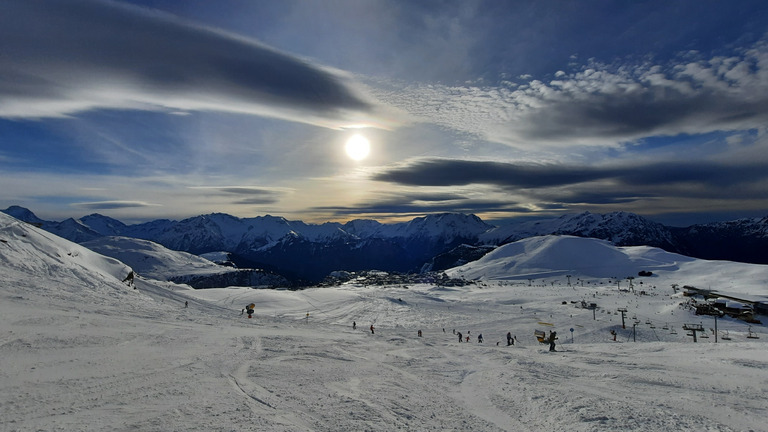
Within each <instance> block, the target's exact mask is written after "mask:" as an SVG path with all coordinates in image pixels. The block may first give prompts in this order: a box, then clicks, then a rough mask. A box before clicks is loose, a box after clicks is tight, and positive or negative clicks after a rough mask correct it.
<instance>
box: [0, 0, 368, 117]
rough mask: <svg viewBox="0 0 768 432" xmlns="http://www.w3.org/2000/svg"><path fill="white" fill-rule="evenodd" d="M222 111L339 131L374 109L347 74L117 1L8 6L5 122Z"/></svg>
mask: <svg viewBox="0 0 768 432" xmlns="http://www.w3.org/2000/svg"><path fill="white" fill-rule="evenodd" d="M94 108H137V109H158V108H165V109H181V110H217V111H232V112H242V113H251V114H257V115H265V116H271V117H278V118H285V119H289V120H294V121H301V122H307V123H313V124H322V125H324V126H331V127H335V126H341V125H342V124H344V123H346V122H360V121H361V118H363V117H365V116H367V117H370V114H371V112H372V110H373V109H374V108H373V106H372V105H371V104H370V103H369V102H368V101H367V100H366V99H365V98H364V96H362V95H361V94H360V93H359V92H358V91H357V90H355V89H354V88H353V86H352V84H350V83H349V82H347V81H346V80H345V79H344V78H343V77H342V76H341V75H340V74H338V73H335V72H331V71H330V70H329V69H326V68H322V67H319V66H316V65H313V64H310V63H309V62H307V61H304V60H301V59H299V58H297V57H295V56H291V55H288V54H286V53H282V52H279V51H277V50H274V49H271V48H269V47H266V46H264V45H261V44H259V43H257V42H256V41H254V40H250V39H246V38H244V37H239V36H237V35H233V34H229V33H225V32H223V31H218V30H215V29H211V28H206V27H202V26H198V25H195V24H191V23H188V22H185V21H182V20H180V19H177V18H174V17H172V16H170V15H165V14H161V13H158V12H154V11H150V10H146V9H141V8H137V7H133V6H127V5H124V4H118V3H115V2H111V1H97V0H70V1H55V0H5V1H3V2H1V3H0V117H32V118H34V117H46V116H60V115H66V114H71V113H75V112H78V111H82V110H88V109H94Z"/></svg>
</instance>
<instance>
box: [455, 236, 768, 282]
mask: <svg viewBox="0 0 768 432" xmlns="http://www.w3.org/2000/svg"><path fill="white" fill-rule="evenodd" d="M640 271H650V272H652V273H654V274H655V275H656V277H655V278H650V279H649V280H650V281H651V282H655V281H656V280H658V279H659V278H660V277H661V276H664V277H669V276H672V275H674V277H675V278H676V279H679V280H680V281H687V282H684V284H687V285H691V286H697V287H699V288H711V289H717V290H721V291H727V292H738V293H743V294H747V295H753V294H754V295H764V296H768V266H766V265H758V264H744V263H734V262H729V261H709V260H700V259H694V258H690V257H686V256H683V255H679V254H674V253H670V252H666V251H663V250H661V249H658V248H652V247H648V246H624V247H617V246H614V245H612V244H611V243H609V242H607V241H604V240H597V239H588V238H581V237H573V236H543V237H531V238H528V239H525V240H520V241H517V242H514V243H510V244H507V245H504V246H501V247H499V248H497V249H495V250H494V251H493V252H490V253H489V254H487V255H485V256H484V257H482V258H480V259H479V260H477V261H474V262H471V263H468V264H466V265H463V266H461V267H455V268H453V269H450V270H448V271H447V272H446V273H447V274H449V275H450V276H453V277H464V278H467V279H492V280H518V281H519V280H522V281H525V280H529V279H534V280H536V279H547V278H550V279H555V278H556V279H558V280H560V281H562V280H565V279H566V276H567V275H571V276H572V277H571V280H572V282H574V283H575V281H576V280H577V279H578V280H599V279H601V278H602V279H607V278H612V279H614V280H617V281H619V280H624V283H625V284H628V281H627V280H625V279H626V278H627V277H630V276H632V277H636V278H637V279H638V282H639V281H641V280H642V278H639V277H638V273H639V272H640ZM680 285H681V286H682V285H683V283H681V284H680Z"/></svg>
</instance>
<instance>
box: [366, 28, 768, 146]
mask: <svg viewBox="0 0 768 432" xmlns="http://www.w3.org/2000/svg"><path fill="white" fill-rule="evenodd" d="M528 79H530V77H529V78H528ZM380 98H381V99H383V100H386V101H387V102H389V103H391V104H393V105H395V106H398V107H401V108H403V109H405V110H406V111H408V112H410V113H411V114H413V115H415V116H417V117H419V118H420V119H422V120H423V121H425V122H432V123H436V124H439V125H441V126H444V127H448V128H451V129H453V130H457V131H462V132H469V133H472V134H475V135H477V136H479V137H481V138H483V139H488V140H491V141H494V142H499V143H503V144H508V145H512V146H516V147H520V148H527V149H536V148H540V147H541V146H553V147H564V146H569V145H591V146H593V145H600V146H605V145H616V144H618V143H622V142H627V141H632V140H637V139H641V138H646V137H651V136H673V135H678V134H701V133H707V132H712V131H734V130H748V129H763V128H765V124H766V121H768V43H767V42H765V41H762V42H759V43H757V44H755V45H754V46H752V47H749V48H747V49H742V50H738V51H736V52H734V53H733V54H732V55H730V56H714V57H710V58H703V57H702V56H701V55H700V54H698V53H695V52H691V53H684V54H681V55H680V56H679V57H677V58H676V60H675V61H670V62H666V63H664V64H656V63H653V62H645V63H640V64H630V63H625V62H617V63H616V64H606V63H598V62H590V63H589V64H587V65H584V66H581V67H580V68H579V69H578V70H576V71H573V72H569V73H566V72H564V71H558V72H556V73H554V76H553V77H552V78H551V79H549V80H546V81H545V80H541V79H539V80H527V81H526V82H523V83H522V84H517V83H513V82H502V83H500V84H499V85H497V86H475V85H466V86H445V85H439V84H430V85H420V84H411V85H408V86H403V87H401V88H400V91H387V92H384V91H382V92H381V94H380Z"/></svg>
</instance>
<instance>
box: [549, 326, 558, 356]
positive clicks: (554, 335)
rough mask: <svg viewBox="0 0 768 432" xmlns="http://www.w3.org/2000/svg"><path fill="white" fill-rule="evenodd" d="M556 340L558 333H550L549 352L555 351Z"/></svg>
mask: <svg viewBox="0 0 768 432" xmlns="http://www.w3.org/2000/svg"><path fill="white" fill-rule="evenodd" d="M555 340H557V332H553V331H550V332H549V350H550V351H555Z"/></svg>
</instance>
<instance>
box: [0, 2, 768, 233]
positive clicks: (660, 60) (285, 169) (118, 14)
mask: <svg viewBox="0 0 768 432" xmlns="http://www.w3.org/2000/svg"><path fill="white" fill-rule="evenodd" d="M766 125H768V4H766V3H765V2H764V1H762V0H759V1H749V0H741V1H738V2H730V1H707V0H692V1H687V0H681V1H675V2H667V1H637V2H616V1H608V0H584V1H558V0H551V1H497V0H489V1H447V0H446V1H441V0H424V1H418V2H414V1H407V0H402V1H398V0H391V1H373V0H371V1H359V0H327V1H322V2H317V1H309V0H284V1H283V0H281V1H263V2H252V1H247V0H219V1H216V2H210V1H206V0H188V1H184V2H179V1H173V0H136V1H134V0H122V1H117V0H116V1H104V0H67V1H55V0H49V1H44V0H3V1H2V2H0V208H5V207H7V206H10V205H21V206H24V207H27V208H29V209H31V210H32V211H34V212H35V213H36V214H37V215H38V216H40V217H42V218H44V219H49V220H62V219H64V218H67V217H80V216H84V215H86V214H91V213H100V214H104V215H107V216H110V217H114V218H117V219H119V220H121V221H123V222H126V223H136V222H142V221H147V220H153V219H159V218H168V219H182V218H186V217H191V216H196V215H200V214H207V213H213V212H224V213H229V214H232V215H235V216H238V217H253V216H261V215H266V214H271V215H275V216H284V217H286V218H288V219H292V220H295V219H298V220H303V221H305V222H314V223H320V222H325V221H339V222H343V221H348V220H352V219H357V218H372V219H377V220H379V221H382V222H389V221H402V220H408V219H411V218H413V217H416V216H422V215H425V214H430V213H438V212H462V213H473V214H476V215H478V216H480V217H481V218H483V219H484V220H486V221H488V222H490V223H499V224H501V223H508V222H511V221H515V220H521V219H526V218H543V217H554V216H559V215H562V214H565V213H575V212H583V211H590V212H594V213H607V212H612V211H629V212H633V213H637V214H640V215H642V216H645V217H648V218H650V219H652V220H655V221H658V222H662V223H666V224H669V225H677V226H688V225H691V224H694V223H703V222H712V221H718V220H732V219H737V218H742V217H763V216H766V215H768V151H767V150H768V149H767V147H768V137H767V136H766V133H765V132H766ZM355 135H360V136H362V137H364V139H360V138H356V139H357V140H358V142H359V141H367V142H368V143H369V152H368V153H367V154H366V153H365V151H364V150H365V149H361V148H358V149H357V153H353V154H352V156H354V158H353V157H352V156H350V155H349V154H347V152H346V150H345V146H346V143H347V142H348V140H349V139H350V138H351V137H353V136H355Z"/></svg>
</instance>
